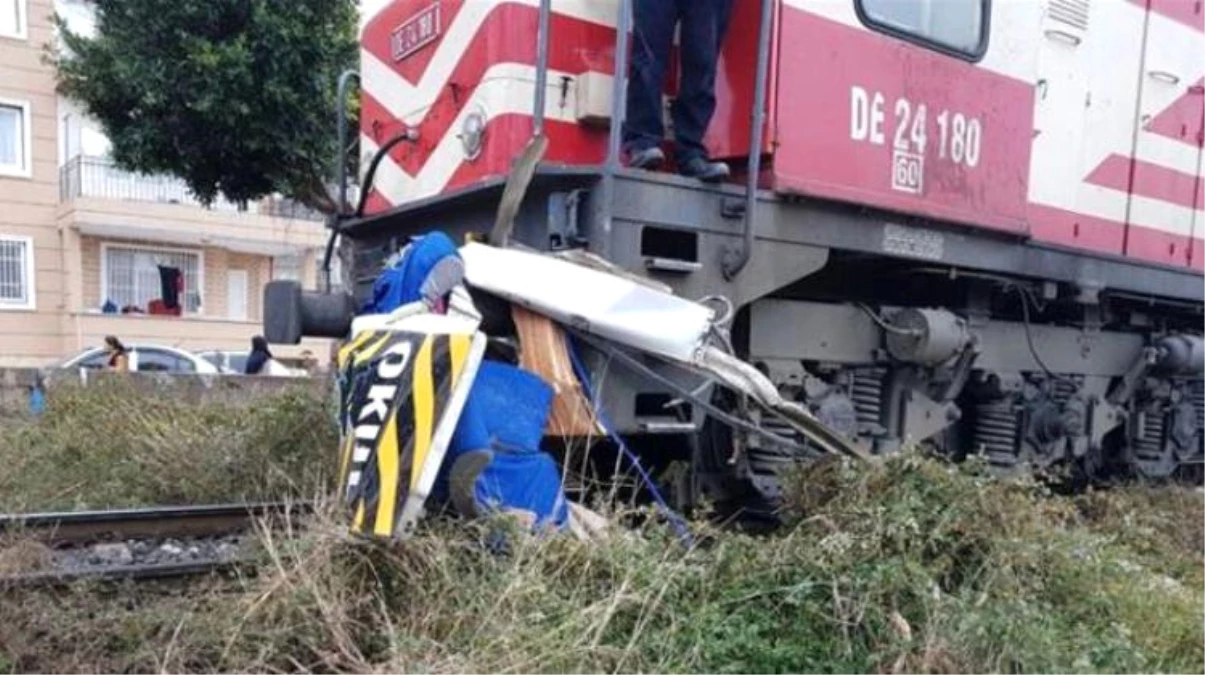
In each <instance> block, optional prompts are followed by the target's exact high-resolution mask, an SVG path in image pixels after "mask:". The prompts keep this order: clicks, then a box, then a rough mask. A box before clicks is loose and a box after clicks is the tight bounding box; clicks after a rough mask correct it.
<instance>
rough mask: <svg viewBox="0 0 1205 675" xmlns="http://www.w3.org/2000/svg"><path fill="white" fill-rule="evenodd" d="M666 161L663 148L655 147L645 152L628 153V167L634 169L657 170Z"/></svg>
mask: <svg viewBox="0 0 1205 675" xmlns="http://www.w3.org/2000/svg"><path fill="white" fill-rule="evenodd" d="M664 161H665V153H664V152H661V148H658V147H657V146H655V145H654V146H653V147H651V148H645V149H643V150H632V151H631V152H629V153H628V166H630V167H632V168H633V169H656V168H658V167H660V166H661V163H662V162H664Z"/></svg>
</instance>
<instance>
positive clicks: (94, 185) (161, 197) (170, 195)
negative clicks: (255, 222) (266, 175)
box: [59, 156, 324, 222]
mask: <svg viewBox="0 0 1205 675" xmlns="http://www.w3.org/2000/svg"><path fill="white" fill-rule="evenodd" d="M81 197H86V198H96V199H111V200H119V201H132V202H144V203H153V204H172V205H178V206H188V207H193V208H198V209H206V208H207V209H208V210H210V211H218V212H227V213H255V214H258V215H263V216H269V217H273V218H289V219H292V220H310V221H319V222H320V221H322V220H324V216H323V215H322V214H321V213H319V212H317V211H314V210H313V209H310V208H308V207H306V206H304V205H302V204H299V203H297V202H295V201H293V200H291V199H283V198H272V197H270V198H266V199H262V200H260V201H258V202H255V203H253V204H250V205H238V204H235V203H234V202H230V201H226V200H224V199H220V198H219V199H216V200H214V202H213V203H212V204H211V205H209V206H208V207H206V206H204V205H203V204H202V203H201V202H200V201H199V200H198V199H197V198H196V197H195V196H193V194H192V193H191V192H190V191H189V189H188V186H187V185H186V184H185V183H184V181H182V180H180V179H178V178H173V177H171V176H162V175H144V174H137V173H131V172H129V171H124V170H122V169H119V168H117V166H116V165H114V164H113V162H111V161H110V160H107V159H104V158H100V157H83V156H80V157H74V158H72V159H70V160H68V162H67V163H66V164H64V165H63V166H62V167H61V168H60V169H59V201H61V202H63V203H67V202H71V201H74V200H76V199H78V198H81Z"/></svg>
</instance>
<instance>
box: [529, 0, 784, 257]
mask: <svg viewBox="0 0 1205 675" xmlns="http://www.w3.org/2000/svg"><path fill="white" fill-rule="evenodd" d="M551 15H552V0H540V13H539V28H538V31H537V36H536V91H535V101H534V103H533V105H534V109H533V111H532V112H533V115H532V117H533V120H532V136H533V137H535V136H539V135H541V134H543V133H544V116H545V115H544V107H545V105H546V96H547V92H546V91H545V89H546V88H547V86H548V49H549V47H548V41H549V40H548V38H549V30H550V26H549V23H550V17H551ZM631 17H632V0H619V16H618V17H617V18H616V25H615V72H614V77H613V78H612V85H611V128H610V130H609V133H608V136H607V157H606V160H605V163H604V165H603V171H602V193H603V194H602V199H601V200H600V201H601V204H600V207H599V208H600V213H599V216H600V220H601V221H602V222H601V224H602V230H603V232H610V230H611V218H612V211H613V210H614V209H613V204H612V201H613V199H614V194H615V174H616V172H617V171H618V170H619V154H620V149H621V145H622V142H623V124H624V117H625V112H626V109H627V106H626V96H627V83H628V43H629V35H628V34H629V32H630V31H631V23H632V22H631ZM772 18H773V0H761V18H760V24H759V26H758V34H757V72H756V79H755V82H754V92H753V111H752V120H753V126H752V128H751V129H750V133H749V156H748V158H747V165H746V173H747V179H746V184H745V218H744V227H743V232H742V236H741V243H740V244H739V245H738V246H736V247H732V248H729V249H728V250H727V252H726V253H725V255H724V259H723V261H722V266H723V273H724V277H725V278H726V279H729V280H731V279H733V278H735V277H736V275H738V274H740V272H741V270H743V269H744V268H745V266H746V265H747V264H748V263H749V258H750V256H751V254H752V251H753V239H754V230H753V227H754V221H755V220H756V217H757V182H758V177H759V174H760V173H761V146H762V139H763V131H764V127H765V123H766V111H765V107H766V84H767V79H768V77H767V76H768V72H769V61H770V49H769V45H770V30H771V27H772ZM602 241H603V242H604V246H606V244H607V242H608V239H607V238H606V237H604V238H603V240H602ZM599 253H601V254H602V255H604V256H605V255H606V254H607V251H606V250H603V251H599Z"/></svg>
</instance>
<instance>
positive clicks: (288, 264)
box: [272, 253, 301, 282]
mask: <svg viewBox="0 0 1205 675" xmlns="http://www.w3.org/2000/svg"><path fill="white" fill-rule="evenodd" d="M272 281H297V282H300V281H301V255H300V254H297V253H293V254H289V255H278V256H276V257H275V258H273V259H272Z"/></svg>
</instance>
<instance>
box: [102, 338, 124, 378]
mask: <svg viewBox="0 0 1205 675" xmlns="http://www.w3.org/2000/svg"><path fill="white" fill-rule="evenodd" d="M105 354H108V355H109V363H108V365H109V370H112V371H114V372H117V373H128V372H130V350H128V349H126V346H125V345H123V344H121V340H118V339H117V336H115V335H108V336H106V337H105Z"/></svg>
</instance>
